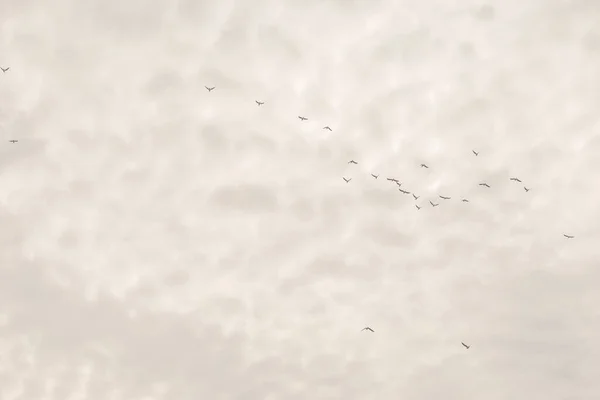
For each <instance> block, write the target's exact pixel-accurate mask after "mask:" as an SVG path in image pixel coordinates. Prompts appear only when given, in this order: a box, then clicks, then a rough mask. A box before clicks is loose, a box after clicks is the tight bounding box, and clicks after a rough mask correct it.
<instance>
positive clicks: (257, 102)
mask: <svg viewBox="0 0 600 400" xmlns="http://www.w3.org/2000/svg"><path fill="white" fill-rule="evenodd" d="M254 101H255V102H256V104H258V106H259V107H260V106H262V105H263V104H265V102H264V101H258V100H254Z"/></svg>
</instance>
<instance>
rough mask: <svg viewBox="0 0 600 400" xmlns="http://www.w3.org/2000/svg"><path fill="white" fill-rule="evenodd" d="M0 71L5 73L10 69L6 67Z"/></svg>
mask: <svg viewBox="0 0 600 400" xmlns="http://www.w3.org/2000/svg"><path fill="white" fill-rule="evenodd" d="M0 69H1V70H2V72H6V71H8V70H9V69H10V67H6V68H2V67H0Z"/></svg>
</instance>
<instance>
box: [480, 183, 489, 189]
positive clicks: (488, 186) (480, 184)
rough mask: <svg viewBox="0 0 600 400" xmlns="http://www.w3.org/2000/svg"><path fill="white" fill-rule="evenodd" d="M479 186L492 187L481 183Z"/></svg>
mask: <svg viewBox="0 0 600 400" xmlns="http://www.w3.org/2000/svg"><path fill="white" fill-rule="evenodd" d="M479 186H485V187H486V188H489V187H490V185H488V184H487V183H480V184H479Z"/></svg>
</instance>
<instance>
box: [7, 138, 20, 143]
mask: <svg viewBox="0 0 600 400" xmlns="http://www.w3.org/2000/svg"><path fill="white" fill-rule="evenodd" d="M9 142H11V143H17V142H18V140H16V139H11V140H9Z"/></svg>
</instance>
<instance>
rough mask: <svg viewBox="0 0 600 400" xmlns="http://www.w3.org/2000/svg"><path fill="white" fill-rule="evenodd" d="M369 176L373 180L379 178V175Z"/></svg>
mask: <svg viewBox="0 0 600 400" xmlns="http://www.w3.org/2000/svg"><path fill="white" fill-rule="evenodd" d="M371 176H372V177H373V178H375V179H377V178H379V175H375V174H371Z"/></svg>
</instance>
